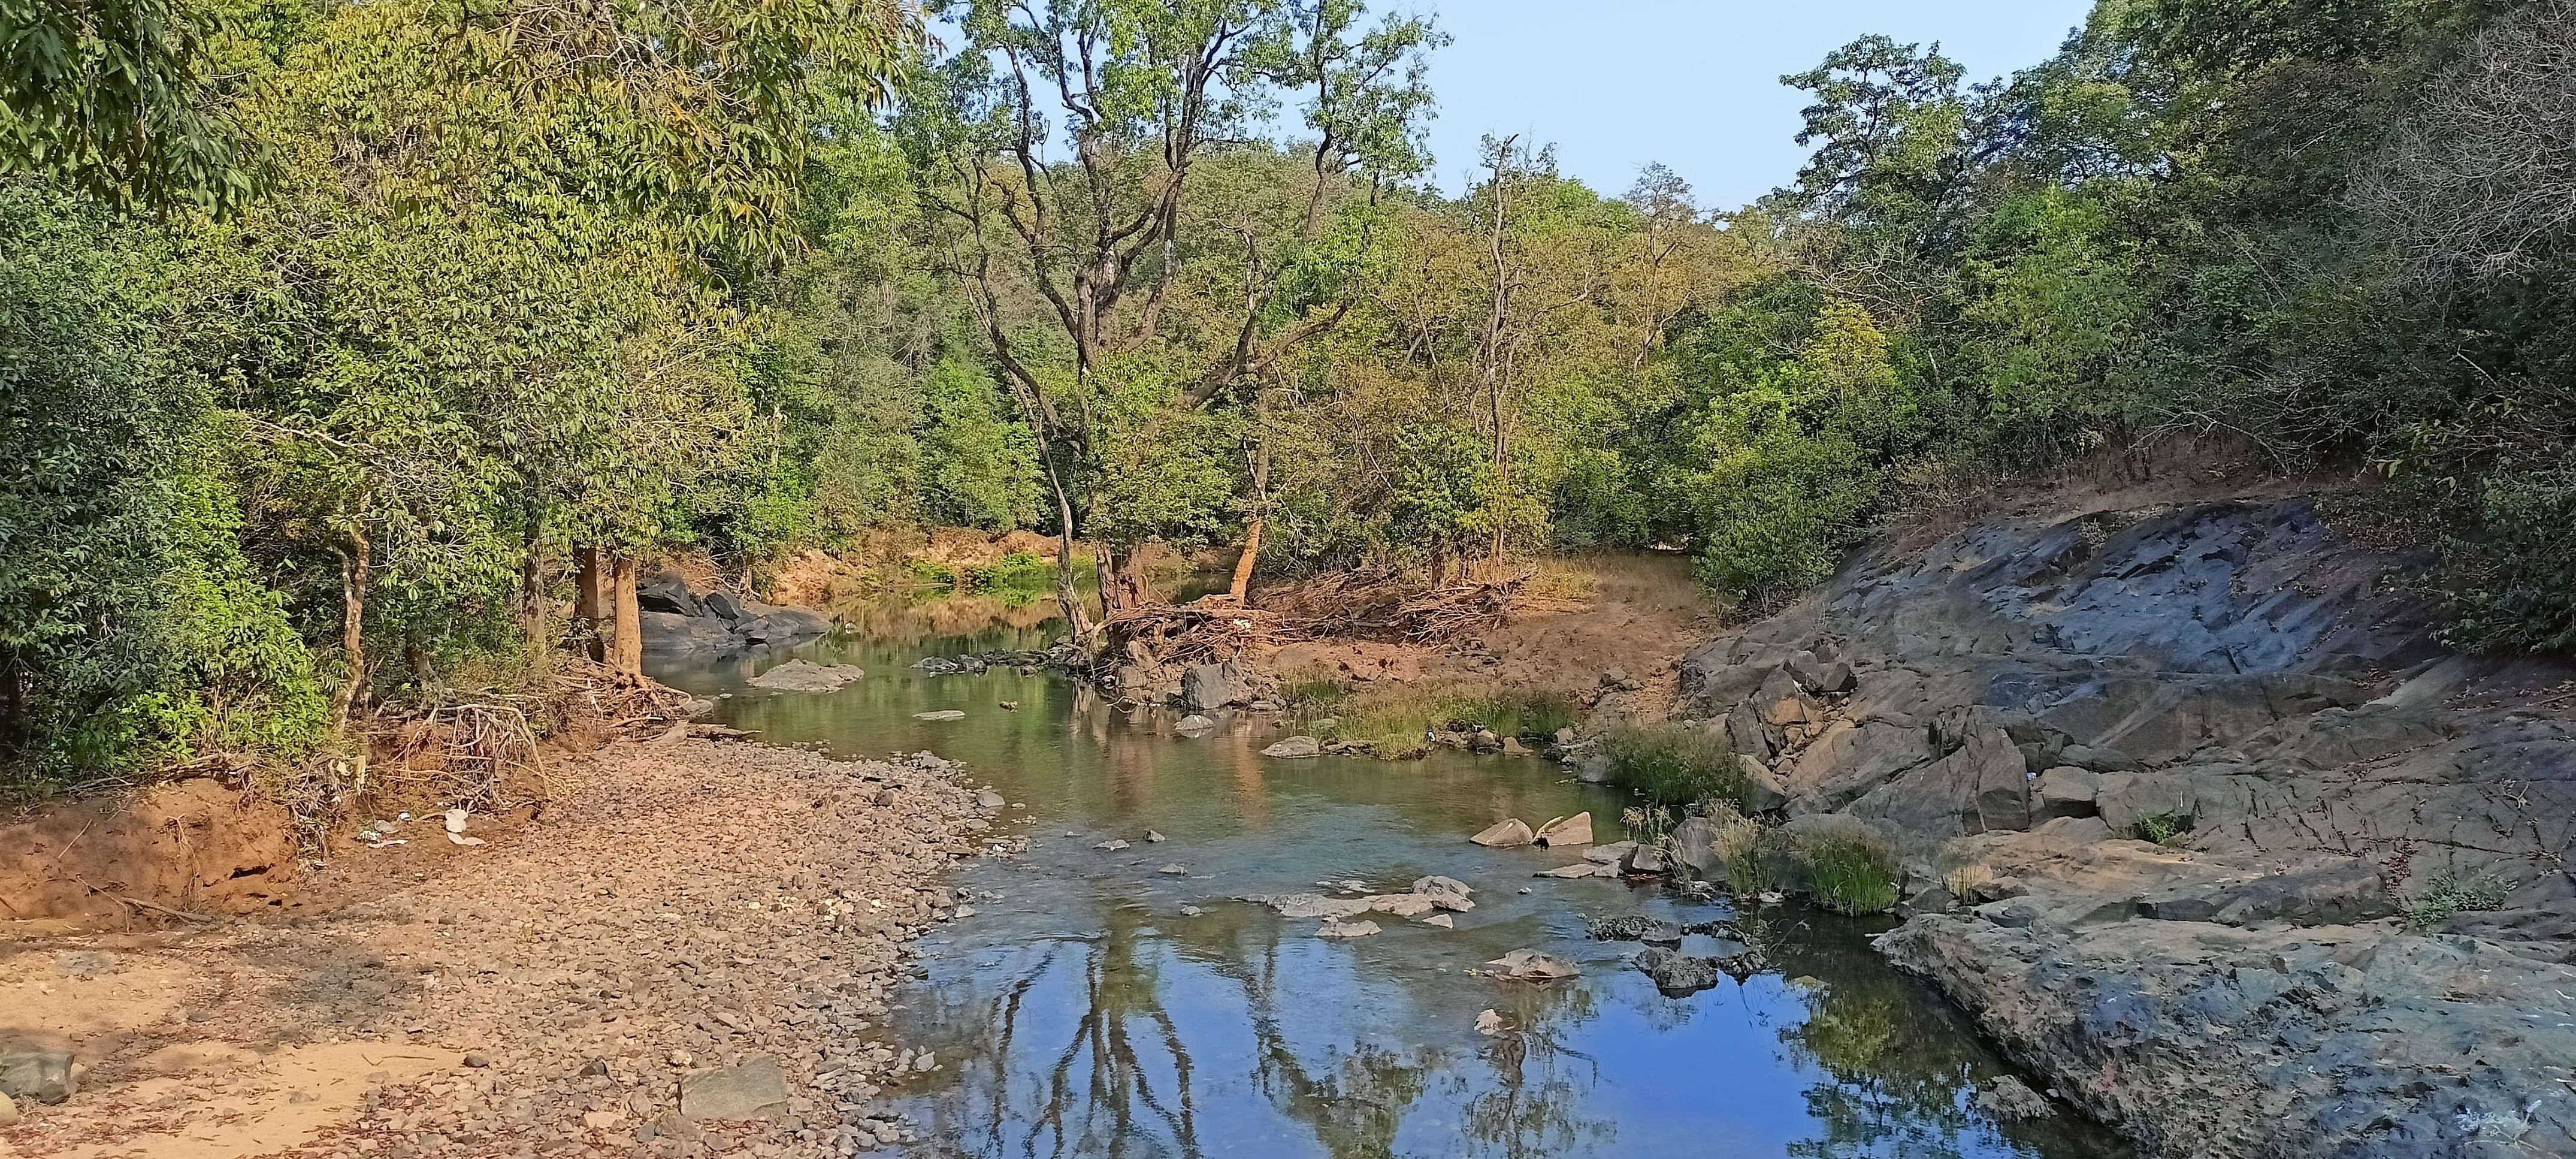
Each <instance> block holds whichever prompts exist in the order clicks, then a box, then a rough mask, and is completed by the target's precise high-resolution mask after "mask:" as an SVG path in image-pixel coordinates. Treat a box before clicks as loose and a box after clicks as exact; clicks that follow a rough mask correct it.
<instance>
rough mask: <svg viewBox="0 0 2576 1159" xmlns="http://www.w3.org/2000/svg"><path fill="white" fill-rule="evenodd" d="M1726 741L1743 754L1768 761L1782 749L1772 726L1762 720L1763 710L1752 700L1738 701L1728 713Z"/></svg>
mask: <svg viewBox="0 0 2576 1159" xmlns="http://www.w3.org/2000/svg"><path fill="white" fill-rule="evenodd" d="M1726 743H1727V744H1728V745H1729V746H1730V747H1732V748H1734V749H1735V751H1736V752H1737V753H1739V754H1741V755H1744V756H1749V757H1752V758H1753V759H1755V760H1761V761H1767V760H1770V759H1771V758H1772V756H1773V755H1774V754H1776V753H1778V752H1779V751H1780V742H1779V739H1778V737H1777V735H1776V734H1775V733H1774V732H1773V731H1772V729H1771V726H1770V725H1767V724H1764V723H1763V722H1762V711H1761V710H1760V709H1757V708H1755V707H1753V702H1752V701H1750V700H1745V701H1738V702H1737V703H1736V705H1735V707H1734V708H1733V709H1730V710H1728V712H1727V714H1726Z"/></svg>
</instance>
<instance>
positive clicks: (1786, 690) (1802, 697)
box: [1753, 669, 1824, 728]
mask: <svg viewBox="0 0 2576 1159" xmlns="http://www.w3.org/2000/svg"><path fill="white" fill-rule="evenodd" d="M1753 708H1754V711H1755V712H1757V713H1760V714H1761V717H1762V723H1764V724H1767V725H1770V726H1772V727H1773V728H1786V727H1788V726H1790V725H1793V724H1805V723H1807V722H1809V721H1821V720H1823V719H1824V711H1823V710H1822V709H1820V708H1818V707H1816V703H1815V702H1814V701H1812V700H1809V699H1807V694H1806V692H1805V690H1803V689H1801V688H1799V687H1798V682H1797V681H1796V680H1793V679H1791V678H1790V676H1789V673H1788V671H1787V670H1786V669H1781V670H1775V671H1773V672H1772V673H1771V676H1770V678H1769V679H1766V680H1764V681H1763V682H1762V687H1760V688H1757V689H1755V690H1754V692H1753Z"/></svg>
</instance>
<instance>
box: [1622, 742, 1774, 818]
mask: <svg viewBox="0 0 2576 1159" xmlns="http://www.w3.org/2000/svg"><path fill="white" fill-rule="evenodd" d="M1600 751H1601V754H1602V755H1603V756H1606V757H1608V758H1610V783H1611V784H1613V785H1616V786H1618V787H1620V788H1623V789H1626V790H1628V791H1629V792H1632V793H1635V794H1637V795H1638V796H1640V797H1644V798H1646V799H1647V800H1649V801H1652V802H1654V803H1655V804H1657V805H1660V806H1663V807H1666V808H1675V807H1679V806H1683V805H1690V804H1697V803H1701V802H1707V801H1724V802H1726V803H1727V804H1729V805H1732V806H1735V807H1736V808H1737V809H1738V810H1739V811H1740V810H1742V809H1743V807H1744V798H1745V794H1746V790H1747V789H1748V787H1749V786H1748V785H1747V784H1746V783H1745V779H1744V771H1743V769H1742V768H1740V767H1739V766H1738V765H1737V763H1736V760H1735V749H1734V748H1733V747H1732V746H1729V745H1728V744H1727V743H1726V741H1725V739H1724V738H1722V737H1717V736H1713V735H1710V734H1709V733H1706V732H1700V731H1695V730H1692V729H1687V728H1680V727H1677V726H1673V725H1663V724H1658V725H1626V726H1622V727H1620V728H1617V729H1614V730H1612V731H1611V732H1610V733H1609V734H1608V735H1606V736H1603V737H1602V738H1601V748H1600Z"/></svg>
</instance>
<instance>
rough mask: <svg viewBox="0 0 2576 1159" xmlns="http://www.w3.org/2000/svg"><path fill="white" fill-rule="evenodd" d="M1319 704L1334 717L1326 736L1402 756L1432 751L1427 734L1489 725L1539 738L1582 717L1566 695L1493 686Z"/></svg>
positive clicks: (1502, 732) (1402, 690)
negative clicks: (1327, 709) (1329, 710)
mask: <svg viewBox="0 0 2576 1159" xmlns="http://www.w3.org/2000/svg"><path fill="white" fill-rule="evenodd" d="M1310 691H1312V690H1310ZM1320 703H1323V704H1330V705H1331V706H1332V707H1331V711H1332V712H1333V715H1334V717H1335V718H1336V719H1335V722H1334V724H1333V725H1332V726H1331V727H1329V728H1326V729H1324V730H1323V733H1324V735H1326V736H1327V737H1329V738H1330V739H1333V740H1343V741H1353V742H1357V743H1361V744H1366V745H1368V746H1369V751H1370V752H1372V753H1375V754H1376V755H1378V756H1380V757H1385V758H1389V759H1399V760H1400V759H1408V758H1412V757H1418V756H1421V755H1422V754H1424V753H1426V752H1429V751H1430V749H1431V741H1430V739H1429V737H1428V735H1427V734H1430V733H1433V732H1473V731H1475V730H1476V729H1478V728H1485V729H1490V730H1492V731H1493V732H1494V733H1495V734H1496V735H1498V736H1507V737H1522V738H1529V739H1535V738H1539V737H1545V736H1549V735H1551V734H1553V733H1554V732H1555V731H1556V730H1557V729H1560V728H1565V727H1567V726H1569V725H1571V724H1573V723H1574V722H1575V721H1576V720H1577V719H1578V714H1577V712H1576V710H1575V707H1574V704H1573V702H1572V701H1570V700H1568V699H1567V698H1565V697H1564V696H1561V695H1558V694H1555V693H1549V692H1534V691H1524V690H1516V689H1504V688H1495V687H1492V686H1490V685H1454V686H1446V687H1421V686H1412V685H1400V686H1395V687H1391V688H1386V689H1379V690H1372V691H1367V692H1361V693H1355V694H1351V695H1347V696H1341V697H1337V698H1335V699H1332V700H1327V701H1322V702H1320Z"/></svg>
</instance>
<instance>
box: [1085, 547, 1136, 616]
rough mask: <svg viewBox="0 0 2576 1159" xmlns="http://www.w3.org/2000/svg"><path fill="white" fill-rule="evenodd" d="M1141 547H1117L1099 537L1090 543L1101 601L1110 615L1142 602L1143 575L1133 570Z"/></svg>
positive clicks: (1093, 568)
mask: <svg viewBox="0 0 2576 1159" xmlns="http://www.w3.org/2000/svg"><path fill="white" fill-rule="evenodd" d="M1140 554H1142V549H1141V548H1129V549H1127V550H1125V551H1120V550H1119V549H1118V545H1116V544H1113V543H1110V542H1109V541H1107V540H1098V541H1095V542H1093V543H1092V545H1091V562H1092V570H1093V571H1094V572H1095V573H1096V574H1097V575H1098V578H1099V581H1100V605H1101V608H1102V610H1103V611H1104V612H1105V613H1106V614H1109V615H1116V614H1118V613H1120V612H1123V611H1127V610H1128V609H1131V608H1135V607H1138V606H1141V605H1143V604H1144V602H1145V577H1144V576H1143V574H1142V573H1140V572H1138V571H1137V570H1136V560H1137V557H1138V556H1139V555H1140Z"/></svg>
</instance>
